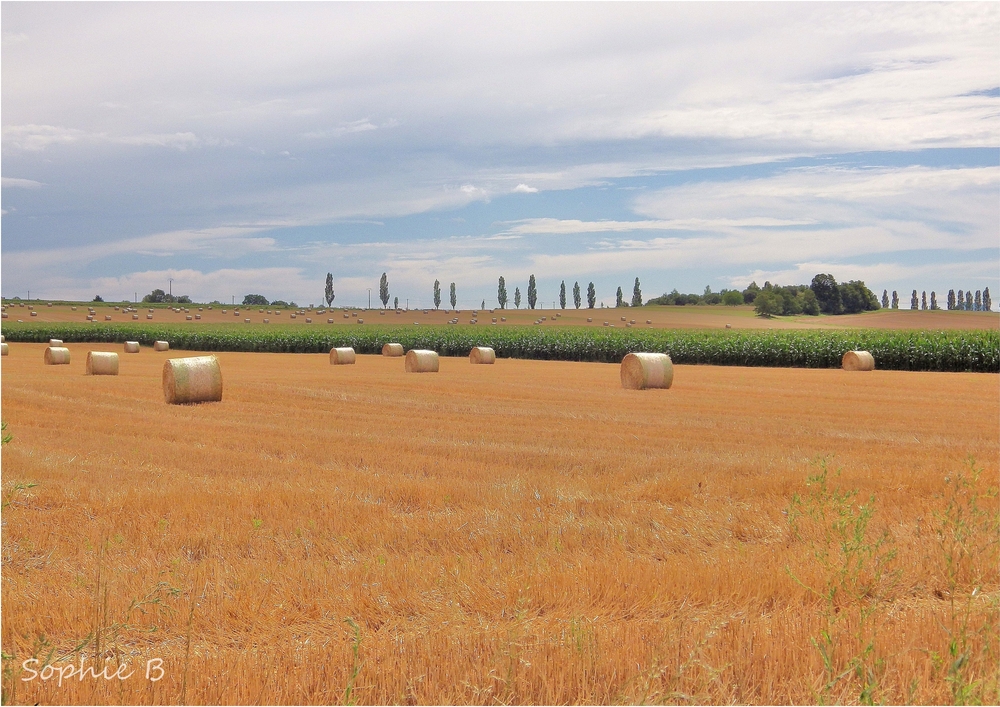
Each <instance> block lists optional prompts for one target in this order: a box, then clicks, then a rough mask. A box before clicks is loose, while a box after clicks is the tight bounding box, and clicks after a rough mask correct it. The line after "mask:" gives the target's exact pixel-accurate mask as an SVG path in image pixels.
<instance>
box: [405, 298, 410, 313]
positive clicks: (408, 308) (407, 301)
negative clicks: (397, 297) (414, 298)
mask: <svg viewBox="0 0 1000 707" xmlns="http://www.w3.org/2000/svg"><path fill="white" fill-rule="evenodd" d="M406 311H407V312H409V311H410V298H409V297H407V298H406Z"/></svg>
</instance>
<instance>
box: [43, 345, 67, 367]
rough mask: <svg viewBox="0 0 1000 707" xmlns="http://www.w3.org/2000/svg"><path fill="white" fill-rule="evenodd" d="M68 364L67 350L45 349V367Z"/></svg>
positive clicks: (51, 347) (57, 348)
mask: <svg viewBox="0 0 1000 707" xmlns="http://www.w3.org/2000/svg"><path fill="white" fill-rule="evenodd" d="M68 363H69V349H67V348H65V347H63V346H49V347H46V349H45V365H46V366H60V365H64V364H68Z"/></svg>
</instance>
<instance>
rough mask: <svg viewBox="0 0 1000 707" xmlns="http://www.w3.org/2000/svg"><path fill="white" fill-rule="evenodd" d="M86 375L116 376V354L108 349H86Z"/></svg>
mask: <svg viewBox="0 0 1000 707" xmlns="http://www.w3.org/2000/svg"><path fill="white" fill-rule="evenodd" d="M87 375H88V376H117V375H118V354H116V353H112V352H109V351H88V352H87Z"/></svg>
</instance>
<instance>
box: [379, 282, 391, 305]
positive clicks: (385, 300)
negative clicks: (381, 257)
mask: <svg viewBox="0 0 1000 707" xmlns="http://www.w3.org/2000/svg"><path fill="white" fill-rule="evenodd" d="M378 298H379V299H380V300H382V308H383V309H385V308H386V307H388V306H389V278H388V277H386V275H385V273H382V279H380V280H379V281H378Z"/></svg>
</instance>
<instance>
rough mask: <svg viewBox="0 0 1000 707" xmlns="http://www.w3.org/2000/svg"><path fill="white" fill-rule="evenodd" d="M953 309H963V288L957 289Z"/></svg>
mask: <svg viewBox="0 0 1000 707" xmlns="http://www.w3.org/2000/svg"><path fill="white" fill-rule="evenodd" d="M955 309H957V310H960V311H961V310H963V309H965V290H959V291H958V298H957V299H956V300H955Z"/></svg>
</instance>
